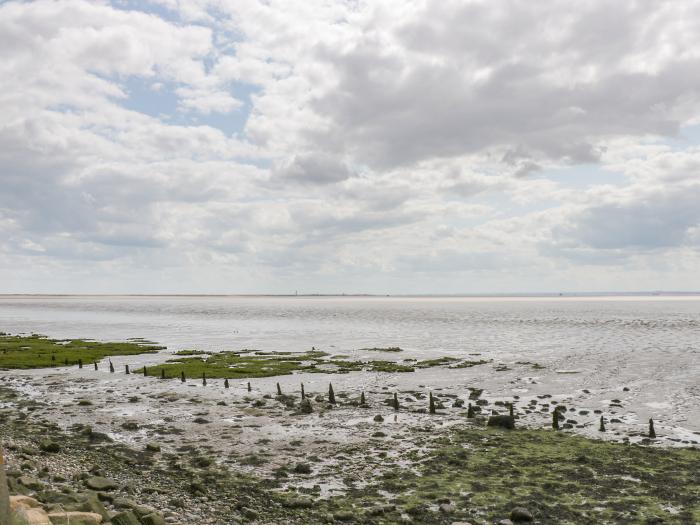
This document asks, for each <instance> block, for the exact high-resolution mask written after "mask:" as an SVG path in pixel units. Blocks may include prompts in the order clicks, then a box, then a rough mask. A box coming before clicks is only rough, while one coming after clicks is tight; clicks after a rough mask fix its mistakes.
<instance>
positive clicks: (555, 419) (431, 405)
mask: <svg viewBox="0 0 700 525" xmlns="http://www.w3.org/2000/svg"><path fill="white" fill-rule="evenodd" d="M53 357H54V356H52V358H53ZM66 364H67V361H66ZM94 367H95V370H97V369H98V367H97V361H95V362H94ZM78 368H83V360H82V359H78ZM109 371H110V372H111V373H114V364H113V363H112V360H111V359H110V361H109ZM124 372H125V373H126V374H131V371H130V370H129V365H124ZM143 375H144V376H148V368H147V367H146V366H145V365H144V367H143ZM160 378H161V379H167V377H166V375H165V369H163V368H161V369H160ZM186 380H187V379H186V377H185V372H184V371H182V372H180V381H182V382H183V383H184V382H185V381H186ZM202 385H203V386H207V376H206V373H205V372H202ZM247 386H248V392H250V391H251V390H252V388H251V385H250V382H248V385H247ZM229 387H230V385H229V381H228V379H224V388H229ZM277 395H278V396H281V395H282V387H281V386H280V384H279V383H277ZM301 399H302V400H303V399H306V394H305V392H304V383H302V384H301ZM328 402H329V403H331V404H335V403H336V400H335V392H334V391H333V384H332V383H329V384H328ZM360 404H361V405H365V404H366V399H365V393H364V392H362V394H361V395H360ZM391 404H392V406H393V408H394V410H396V411H398V410H399V397H398V394H397V393H396V392H394V398H393V400H392V403H391ZM428 411H429V412H430V413H431V414H435V413H436V412H437V409H436V405H435V398H434V397H433V393H432V392H430V393H429V398H428ZM508 412H509V415H510V417H511V418H514V417H515V413H514V407H513V403H508ZM475 416H476V411H475V410H474V407H473V406H472V404H471V403H469V406H468V408H467V418H473V417H475ZM560 417H561V413H560V411H559V410H558V409H555V410H554V411H553V412H552V428H553V429H554V430H559V418H560ZM598 430H599V431H600V432H605V419H604V418H603V416H600V425H599V427H598ZM648 437H649V438H651V439H655V438H656V431H655V430H654V420H653V419H652V418H649V432H648Z"/></svg>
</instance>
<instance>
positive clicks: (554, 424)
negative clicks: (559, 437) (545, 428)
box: [552, 410, 559, 430]
mask: <svg viewBox="0 0 700 525" xmlns="http://www.w3.org/2000/svg"><path fill="white" fill-rule="evenodd" d="M552 428H553V429H554V430H559V411H558V410H555V411H554V412H552Z"/></svg>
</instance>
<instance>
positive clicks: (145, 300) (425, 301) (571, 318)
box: [0, 296, 700, 442]
mask: <svg viewBox="0 0 700 525" xmlns="http://www.w3.org/2000/svg"><path fill="white" fill-rule="evenodd" d="M0 331H4V332H10V333H22V332H24V333H32V332H35V333H41V334H45V335H48V336H51V337H57V338H75V337H83V338H93V339H98V340H124V339H127V338H130V337H143V338H146V339H150V340H152V341H156V342H158V343H161V344H164V345H167V346H168V348H169V350H170V351H175V350H179V349H183V348H198V349H203V350H215V351H216V350H239V349H242V348H254V349H260V350H278V351H303V350H307V349H309V348H311V347H312V346H315V347H316V348H318V349H322V350H326V351H329V352H330V353H333V354H336V353H344V354H351V355H355V356H359V357H362V358H368V357H369V358H373V357H381V358H383V359H387V358H388V359H404V358H409V357H410V358H424V357H437V356H445V355H453V356H455V357H461V358H471V357H470V355H469V354H479V355H480V357H479V359H485V360H488V361H490V364H488V365H483V366H477V367H473V368H466V369H447V368H430V369H422V370H419V371H418V372H417V373H415V374H393V376H391V377H387V376H386V374H365V373H362V372H357V373H354V374H347V375H342V376H335V377H333V383H334V384H335V385H337V386H338V387H339V388H343V389H347V390H348V391H352V390H353V389H355V390H356V389H357V388H358V386H357V385H358V384H363V385H365V388H369V387H370V386H373V387H374V388H381V387H385V386H387V385H388V386H390V387H392V388H394V387H396V388H399V389H404V390H408V389H424V388H441V389H444V390H453V391H454V392H455V393H456V394H463V393H464V391H465V389H466V387H467V386H470V385H479V387H480V388H485V389H486V391H487V392H488V393H489V395H490V396H492V397H496V398H497V397H498V396H503V397H504V398H507V397H508V396H511V395H514V394H518V395H520V396H524V398H526V397H527V396H535V395H537V394H545V393H546V394H555V395H560V396H561V397H560V398H559V399H561V400H563V401H565V402H566V403H567V404H569V403H572V404H573V403H575V404H576V405H577V406H579V407H584V408H586V409H587V410H591V411H592V410H594V409H596V408H601V409H604V410H608V404H609V403H610V400H611V399H616V398H621V399H623V402H624V405H625V406H624V409H623V410H622V412H623V415H621V416H620V417H622V418H623V419H624V424H626V425H629V428H631V429H633V430H638V427H639V428H641V426H643V424H645V422H646V420H647V419H646V418H648V417H654V418H655V420H657V421H659V424H660V425H661V427H660V428H663V430H664V432H665V433H666V435H668V436H677V437H678V438H679V439H684V440H685V442H688V440H691V439H692V440H694V441H697V435H698V434H697V433H698V432H700V298H699V297H683V298H669V297H649V298H639V297H635V298H631V297H617V298H615V297H606V298H379V297H377V298H368V297H361V298H360V297H84V296H83V297H78V296H76V297H9V296H6V297H0ZM386 346H400V347H401V348H403V349H404V350H405V352H403V353H401V354H393V355H391V356H387V355H378V354H376V353H374V352H367V351H363V350H362V349H363V348H367V347H386ZM163 359H164V357H163V356H161V355H146V356H138V357H137V356H129V357H124V358H115V359H114V360H115V363H118V366H120V367H121V366H123V364H124V363H126V362H127V361H128V362H129V363H130V364H131V365H133V366H137V365H138V364H139V363H144V364H146V363H147V364H151V363H155V362H160V361H162V360H163ZM122 360H123V361H124V363H122V362H121V361H122ZM535 362H536V363H539V364H541V365H543V368H534V367H533V366H532V363H535ZM502 364H505V365H506V366H505V367H503V366H500V365H502ZM496 368H503V369H505V371H501V370H496ZM105 370H106V369H105ZM80 372H84V373H89V371H88V372H85V371H79V370H77V369H70V370H66V371H64V372H63V373H65V374H79V373H80ZM36 373H37V374H43V373H45V372H44V371H37V372H36ZM49 373H53V371H51V372H49ZM109 376H110V374H108V373H106V371H105V372H104V373H103V375H102V376H100V377H101V378H102V380H103V382H105V384H106V385H107V386H106V387H105V388H107V387H109V388H113V387H114V385H112V383H109V381H114V380H116V379H118V380H119V381H118V382H119V384H121V382H122V381H123V379H122V376H119V377H118V378H116V379H115V378H112V377H109ZM312 376H313V377H305V378H303V381H304V382H305V383H306V384H309V385H312V386H313V385H314V384H315V383H318V382H319V381H320V382H323V381H326V380H328V378H322V377H319V376H317V375H314V374H312ZM90 377H92V376H90ZM299 380H300V378H296V377H294V376H287V377H284V378H278V377H276V378H269V381H270V382H271V383H270V385H266V383H265V380H257V381H256V385H257V384H259V385H260V386H259V387H260V388H263V389H264V388H270V389H271V388H272V386H271V385H272V384H273V383H274V382H275V381H280V382H283V383H284V384H285V388H293V387H294V386H295V385H297V384H298V381H299ZM287 383H289V384H287ZM318 384H320V383H318ZM623 387H624V388H625V390H624V391H623ZM169 388H172V386H169ZM40 395H42V396H46V395H49V393H48V392H43V393H41V394H40ZM61 395H66V393H65V392H63V391H62V393H61ZM591 413H592V412H591ZM547 421H548V420H547ZM547 421H545V422H544V423H542V422H541V421H539V420H538V421H535V424H547ZM593 423H595V422H593ZM593 423H591V424H590V426H589V427H587V428H588V430H589V431H590V432H593V433H594V434H595V428H597V427H596V426H595V425H594V424H593ZM693 432H695V433H693ZM691 442H693V441H691Z"/></svg>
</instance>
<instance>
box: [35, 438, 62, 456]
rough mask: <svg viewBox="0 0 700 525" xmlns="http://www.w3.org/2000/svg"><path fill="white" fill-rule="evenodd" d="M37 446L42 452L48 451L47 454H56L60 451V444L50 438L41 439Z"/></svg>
mask: <svg viewBox="0 0 700 525" xmlns="http://www.w3.org/2000/svg"><path fill="white" fill-rule="evenodd" d="M39 448H40V449H41V450H43V451H44V452H48V453H49V454H56V453H58V452H60V451H61V446H60V445H59V444H58V443H56V442H55V441H50V440H47V441H42V442H41V444H40V445H39Z"/></svg>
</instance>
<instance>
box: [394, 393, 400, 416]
mask: <svg viewBox="0 0 700 525" xmlns="http://www.w3.org/2000/svg"><path fill="white" fill-rule="evenodd" d="M394 410H396V411H397V412H398V410H399V395H398V394H397V393H396V392H394Z"/></svg>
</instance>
